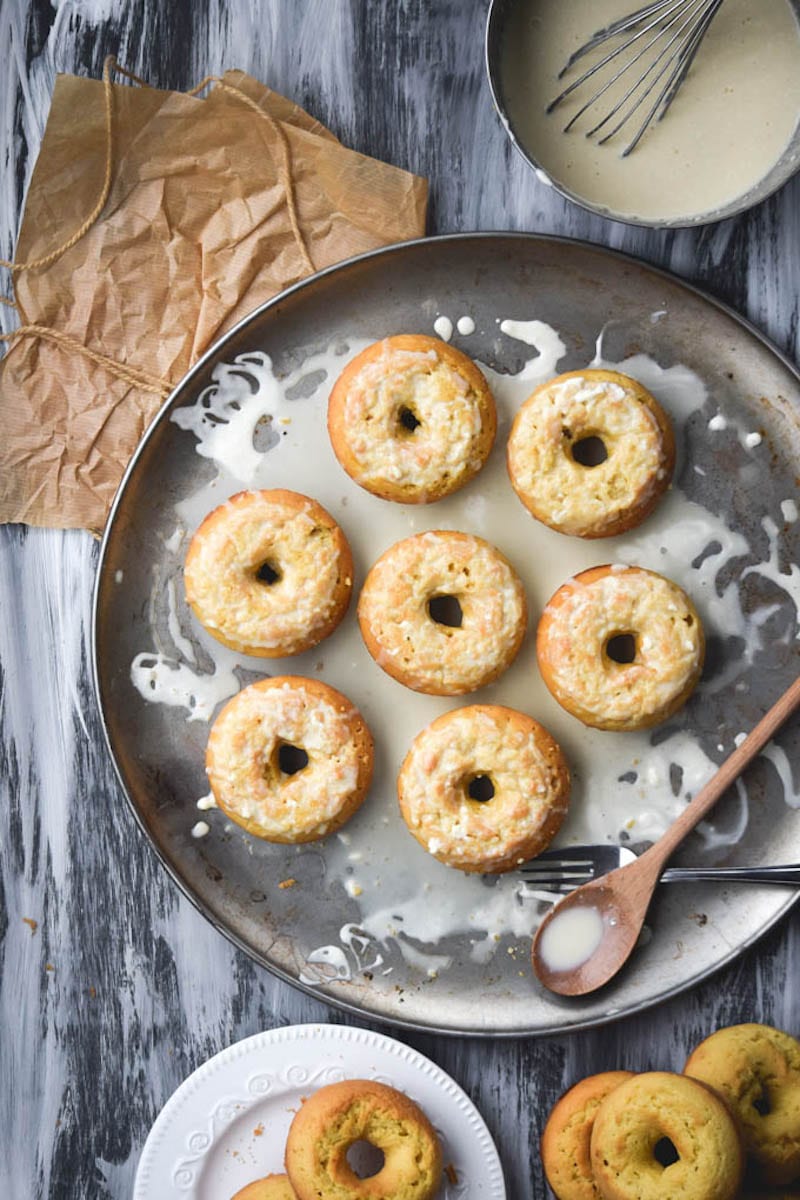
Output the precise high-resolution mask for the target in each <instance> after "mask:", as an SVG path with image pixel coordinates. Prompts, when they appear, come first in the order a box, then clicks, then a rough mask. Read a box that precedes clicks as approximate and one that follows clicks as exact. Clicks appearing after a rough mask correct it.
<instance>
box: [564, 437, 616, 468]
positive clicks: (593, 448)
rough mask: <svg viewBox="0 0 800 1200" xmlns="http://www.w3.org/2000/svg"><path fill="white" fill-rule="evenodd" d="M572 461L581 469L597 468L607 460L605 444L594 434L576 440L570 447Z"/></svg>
mask: <svg viewBox="0 0 800 1200" xmlns="http://www.w3.org/2000/svg"><path fill="white" fill-rule="evenodd" d="M570 453H571V454H572V457H573V460H574V461H575V462H576V463H578V465H579V466H581V467H599V466H600V464H601V463H604V462H605V461H606V459H607V458H608V450H607V449H606V444H605V442H604V441H603V439H602V438H601V437H598V436H597V434H596V433H590V434H589V435H588V436H587V437H582V438H578V440H577V442H573V443H572V445H571V446H570Z"/></svg>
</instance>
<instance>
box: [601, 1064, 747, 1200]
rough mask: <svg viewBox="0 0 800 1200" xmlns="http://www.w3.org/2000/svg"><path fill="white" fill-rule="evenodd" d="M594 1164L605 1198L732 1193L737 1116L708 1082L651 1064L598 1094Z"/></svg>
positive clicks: (699, 1199)
mask: <svg viewBox="0 0 800 1200" xmlns="http://www.w3.org/2000/svg"><path fill="white" fill-rule="evenodd" d="M687 1085H688V1086H687ZM591 1166H592V1174H593V1176H594V1180H595V1183H596V1184H597V1187H598V1189H599V1191H600V1195H601V1196H602V1197H603V1200H675V1198H676V1197H678V1196H680V1197H681V1198H685V1200H733V1197H734V1196H736V1195H737V1193H738V1191H739V1186H740V1184H741V1180H742V1170H743V1167H744V1154H743V1152H742V1145H741V1141H740V1138H739V1132H738V1130H737V1128H736V1123H735V1121H734V1120H733V1117H732V1116H731V1114H730V1112H729V1111H728V1108H727V1106H726V1104H725V1102H724V1101H723V1100H722V1099H721V1098H720V1097H719V1096H718V1095H717V1094H716V1093H715V1092H714V1091H712V1089H711V1088H708V1087H706V1086H705V1085H704V1084H702V1083H698V1082H697V1081H696V1080H694V1079H688V1078H687V1076H685V1075H673V1074H671V1073H670V1072H668V1071H648V1072H646V1073H644V1074H642V1075H634V1077H633V1079H628V1080H627V1081H626V1082H625V1083H621V1084H620V1085H619V1087H616V1088H614V1089H613V1091H611V1092H609V1094H608V1095H607V1096H606V1098H605V1099H604V1100H603V1101H602V1103H601V1105H600V1107H599V1108H598V1110H597V1115H596V1117H595V1121H594V1128H593V1129H592V1134H591Z"/></svg>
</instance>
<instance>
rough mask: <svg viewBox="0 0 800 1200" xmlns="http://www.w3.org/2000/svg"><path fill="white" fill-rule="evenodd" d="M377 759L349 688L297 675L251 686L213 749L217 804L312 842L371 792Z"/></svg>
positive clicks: (255, 830) (217, 725) (275, 832)
mask: <svg viewBox="0 0 800 1200" xmlns="http://www.w3.org/2000/svg"><path fill="white" fill-rule="evenodd" d="M372 765H373V747H372V737H371V735H370V732H369V730H368V729H367V726H366V725H365V724H364V721H363V719H362V717H361V714H360V713H359V712H358V711H357V710H356V709H355V708H354V707H353V705H352V704H351V703H350V701H349V700H348V699H347V698H346V697H345V696H343V695H342V694H341V692H337V691H336V690H335V689H334V688H332V687H329V686H328V685H327V684H326V683H321V682H320V681H319V680H318V679H301V678H300V677H299V676H297V675H278V676H276V677H275V678H274V679H261V680H259V681H258V683H251V684H250V685H249V687H246V688H243V689H242V691H241V692H239V693H238V694H237V695H236V696H234V697H233V699H232V700H229V701H228V703H227V704H226V705H225V707H224V708H223V709H222V711H221V712H220V714H219V716H218V717H217V719H216V720H215V721H214V724H213V725H212V727H211V733H210V734H209V738H208V746H207V749H206V773H207V775H208V779H209V783H210V784H211V790H212V792H213V793H214V798H215V800H216V802H217V804H218V805H219V807H220V808H221V809H222V810H223V811H224V812H225V813H226V814H227V816H229V817H230V818H231V820H232V821H236V823H237V824H238V825H241V826H243V827H244V828H245V829H246V830H247V832H248V833H252V834H255V836H256V837H260V838H264V839H265V841H268V842H312V841H315V840H316V839H317V838H321V837H325V836H326V834H329V833H332V832H333V831H334V830H335V829H338V828H339V826H340V825H343V824H344V823H345V821H347V820H348V819H349V818H350V817H351V816H352V815H353V813H354V812H355V811H356V809H357V808H358V807H359V805H360V804H361V802H362V801H363V799H364V797H365V796H366V794H367V789H368V787H369V785H370V781H371V779H372Z"/></svg>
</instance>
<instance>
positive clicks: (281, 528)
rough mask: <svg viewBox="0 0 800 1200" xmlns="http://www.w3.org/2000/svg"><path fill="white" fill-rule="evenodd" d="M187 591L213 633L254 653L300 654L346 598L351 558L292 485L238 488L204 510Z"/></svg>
mask: <svg viewBox="0 0 800 1200" xmlns="http://www.w3.org/2000/svg"><path fill="white" fill-rule="evenodd" d="M183 576H184V582H185V585H186V599H187V601H188V602H189V605H190V606H191V608H192V611H193V612H194V614H195V616H196V617H197V619H198V621H200V623H201V624H202V625H203V626H205V628H206V629H207V630H208V632H209V633H210V634H211V636H212V637H214V638H216V639H217V641H218V642H222V643H223V645H225V646H230V647H231V649H233V650H239V651H240V652H241V653H243V654H254V655H256V656H258V657H260V658H281V657H283V656H284V655H289V654H301V653H302V652H303V651H304V650H308V649H310V648H311V647H312V646H316V645H317V643H318V642H321V641H322V639H323V638H326V637H327V636H328V634H329V633H332V632H333V630H334V629H335V628H336V626H337V625H338V624H339V622H340V621H341V619H342V617H343V616H344V614H345V612H346V610H347V606H348V604H349V603H350V593H351V591H352V587H353V558H352V555H351V553H350V547H349V546H348V544H347V541H346V539H345V536H344V534H343V533H342V531H341V529H340V528H339V526H338V525H337V524H336V522H335V521H334V519H333V517H331V516H330V514H329V513H327V512H326V511H325V509H324V508H323V507H322V505H320V504H317V502H316V501H315V500H311V499H309V497H308V496H301V495H300V494H299V493H298V492H287V491H284V490H283V489H280V488H277V489H275V490H274V491H262V492H239V493H238V495H236V496H231V498H230V499H229V500H227V501H226V502H225V503H224V504H221V505H220V506H219V508H215V509H214V511H213V512H211V513H209V514H208V516H207V517H206V518H205V520H204V521H203V523H202V524H201V525H200V527H199V529H198V530H197V532H196V533H195V535H194V537H193V538H192V541H191V544H190V546H189V552H188V554H187V555H186V563H185V566H184V571H183Z"/></svg>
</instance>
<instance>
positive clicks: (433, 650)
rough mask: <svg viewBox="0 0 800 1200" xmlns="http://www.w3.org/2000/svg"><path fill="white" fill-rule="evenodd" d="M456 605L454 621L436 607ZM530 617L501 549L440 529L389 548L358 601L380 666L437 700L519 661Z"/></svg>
mask: <svg viewBox="0 0 800 1200" xmlns="http://www.w3.org/2000/svg"><path fill="white" fill-rule="evenodd" d="M454 601H455V602H457V603H456V605H455V609H456V616H455V617H453V615H452V613H451V614H450V615H447V614H446V613H444V614H443V613H442V612H441V611H440V610H439V609H438V608H437V605H445V606H446V605H453V603H454ZM527 619H528V617H527V607H526V603H525V592H524V590H523V587H522V583H521V582H520V579H519V577H518V575H517V573H516V571H515V570H514V568H513V567H512V566H511V564H510V563H509V562H508V561H507V559H505V558H504V557H503V555H502V554H501V553H500V551H499V550H497V549H495V547H494V546H491V545H490V544H489V543H488V542H485V541H484V540H483V538H479V537H474V536H473V535H472V534H469V533H455V532H450V531H442V530H437V531H435V532H430V533H418V534H415V535H414V536H413V537H410V538H406V539H405V540H404V541H402V542H397V543H396V544H395V545H394V546H392V547H390V549H388V550H387V551H386V552H385V553H384V554H383V555H382V556H381V557H380V558H379V559H378V561H377V562H376V563H375V565H374V566H373V567H372V569H371V571H370V572H369V574H368V575H367V578H366V580H365V582H364V587H363V588H362V591H361V596H360V598H359V602H358V621H359V624H360V626H361V634H362V636H363V638H364V641H365V643H366V646H367V649H368V650H369V652H370V654H371V655H372V657H373V658H374V659H375V661H376V662H377V664H378V666H379V667H382V668H383V670H384V671H386V673H387V674H388V675H391V676H392V678H393V679H397V680H398V681H399V682H400V683H402V684H405V686H406V687H409V688H412V689H413V690H414V691H416V692H427V693H428V695H432V696H461V695H463V694H464V693H465V692H473V691H475V690H476V688H480V687H484V685H485V684H487V683H491V682H492V680H494V679H497V677H498V676H499V675H501V674H502V672H503V671H505V669H506V667H508V666H509V665H510V663H511V662H512V660H513V659H514V657H515V656H516V654H517V651H518V650H519V648H520V646H521V644H522V639H523V637H524V636H525V628H526V625H527ZM445 621H447V622H448V623H444V622H445ZM451 622H452V623H451Z"/></svg>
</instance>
